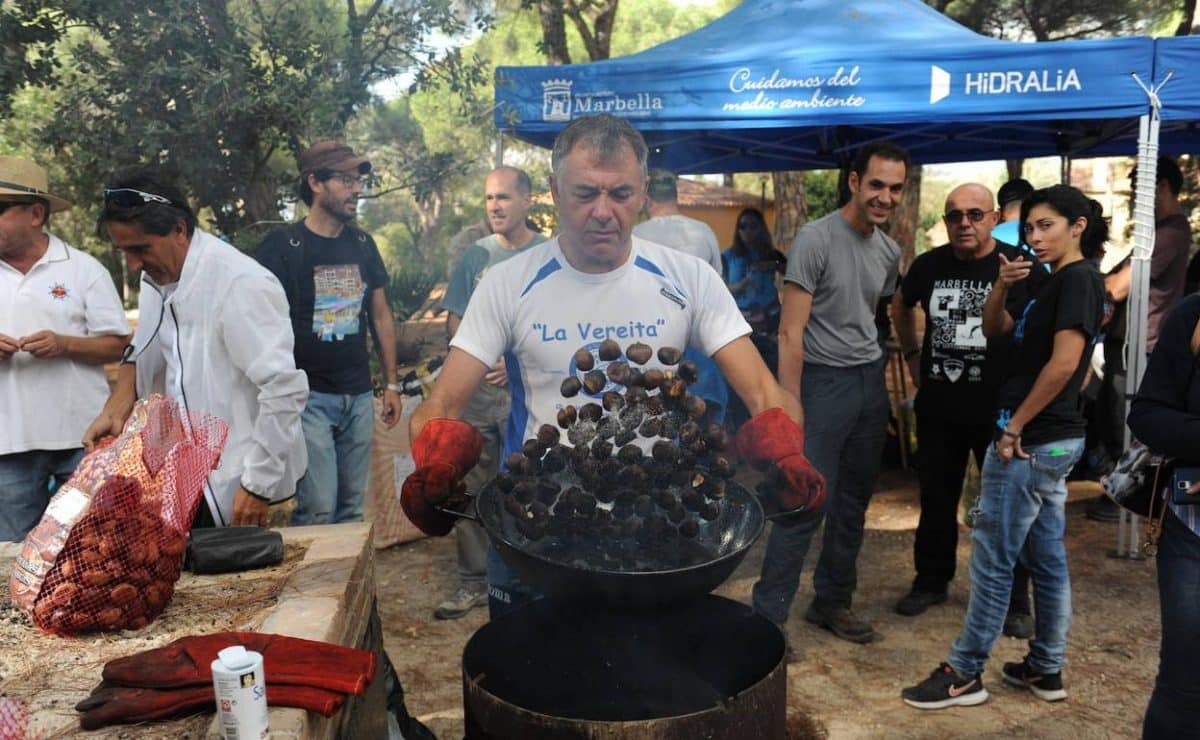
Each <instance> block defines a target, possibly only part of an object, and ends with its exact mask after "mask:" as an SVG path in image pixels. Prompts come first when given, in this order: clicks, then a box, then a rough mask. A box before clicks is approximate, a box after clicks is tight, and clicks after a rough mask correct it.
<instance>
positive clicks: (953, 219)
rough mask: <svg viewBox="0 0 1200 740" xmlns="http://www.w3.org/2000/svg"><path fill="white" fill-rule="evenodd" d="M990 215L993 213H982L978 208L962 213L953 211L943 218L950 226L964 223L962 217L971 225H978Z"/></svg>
mask: <svg viewBox="0 0 1200 740" xmlns="http://www.w3.org/2000/svg"><path fill="white" fill-rule="evenodd" d="M989 213H991V211H982V210H980V209H978V208H972V209H970V210H969V211H960V210H957V209H955V210H953V211H946V215H945V216H943V217H942V218H944V219H946V223H948V224H957V223H962V217H963V216H966V217H967V218H968V219H969V220H970V221H971V223H973V224H977V223H979V222H980V221H982V220H983V217H984V216H986V215H988V214H989Z"/></svg>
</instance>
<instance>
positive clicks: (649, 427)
mask: <svg viewBox="0 0 1200 740" xmlns="http://www.w3.org/2000/svg"><path fill="white" fill-rule="evenodd" d="M661 431H662V422H661V421H659V420H658V419H656V418H654V417H650V418H649V419H646V420H645V421H643V422H642V425H641V426H640V427H638V434H640V435H642V436H643V437H657V436H658V433H659V432H661Z"/></svg>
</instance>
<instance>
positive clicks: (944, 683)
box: [900, 663, 988, 709]
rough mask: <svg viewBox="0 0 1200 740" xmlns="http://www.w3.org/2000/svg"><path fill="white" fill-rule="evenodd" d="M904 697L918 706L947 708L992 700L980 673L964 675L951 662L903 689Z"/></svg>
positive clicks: (914, 705) (905, 700)
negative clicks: (956, 670) (917, 682)
mask: <svg viewBox="0 0 1200 740" xmlns="http://www.w3.org/2000/svg"><path fill="white" fill-rule="evenodd" d="M900 698H901V699H903V700H904V703H905V704H908V705H909V706H913V707H916V708H917V709H945V708H946V707H957V706H963V707H970V706H974V705H976V704H982V703H984V702H985V701H987V700H988V692H987V689H985V688H983V677H982V676H980V675H979V674H975V675H974V676H962V675H959V674H958V673H956V672H955V670H954V669H953V668H951V667H950V664H949V663H942V664H941V665H939V666H938V667H937V669H936V670H934V672H933V673H931V674H929V678H927V679H925V680H924V681H922V682H921V683H919V684H917V685H916V686H909V687H908V688H907V689H904V690H903V691H901V692H900Z"/></svg>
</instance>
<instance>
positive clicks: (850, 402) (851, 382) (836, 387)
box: [754, 358, 889, 624]
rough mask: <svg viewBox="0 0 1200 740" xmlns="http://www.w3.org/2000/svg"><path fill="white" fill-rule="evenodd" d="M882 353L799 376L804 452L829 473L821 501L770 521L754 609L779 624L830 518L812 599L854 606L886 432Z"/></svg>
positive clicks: (808, 366) (810, 367) (815, 367)
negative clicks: (789, 520) (788, 520)
mask: <svg viewBox="0 0 1200 740" xmlns="http://www.w3.org/2000/svg"><path fill="white" fill-rule="evenodd" d="M884 362H885V360H884V359H883V358H880V359H879V360H877V361H876V362H871V363H867V364H865V365H856V366H854V367H829V366H825V365H814V364H806V365H805V366H804V373H803V375H802V376H801V383H800V400H801V402H802V403H803V404H804V454H805V455H806V456H807V457H808V459H809V461H810V462H811V463H812V464H813V466H814V467H816V469H817V470H818V471H820V473H821V474H822V475H824V476H825V481H826V485H827V490H828V494H827V496H826V499H825V504H824V506H823V507H822V508H821V509H819V510H816V511H813V512H810V513H809V514H807V515H805V516H803V517H800V520H799V521H798V522H797V523H796V524H794V525H791V526H786V527H782V526H775V525H772V527H771V536H770V537H769V538H768V540H767V552H766V555H765V557H764V559H763V567H762V574H761V576H760V577H759V580H758V582H757V583H755V584H754V609H755V610H756V611H757V612H759V613H760V614H762V615H763V616H765V617H767V618H768V619H770V620H771V621H773V622H775V623H776V624H783V623H784V622H786V621H787V617H788V612H789V611H790V610H791V606H792V600H793V599H795V597H796V588H797V587H798V586H799V585H800V571H801V568H802V567H803V565H804V557H805V555H807V553H808V548H809V545H810V544H811V542H812V538H813V535H814V534H815V533H816V531H817V529H818V528H819V527H820V526H821V521H822V520H826V524H825V539H824V541H823V543H822V546H821V556H820V558H819V559H818V560H817V567H816V570H815V571H814V573H813V589H814V591H815V592H816V595H815V599H814V600H815V601H816V602H818V603H820V604H822V605H825V606H843V607H849V606H850V601H851V598H852V597H853V595H854V589H855V587H856V586H857V584H858V568H857V560H858V551H859V550H860V549H861V548H862V541H863V527H864V524H865V522H866V513H867V504H868V503H869V502H870V500H871V493H872V492H873V490H874V487H875V476H876V474H877V473H878V472H879V461H880V456H881V455H882V453H883V443H884V439H885V437H886V435H887V420H888V410H889V407H888V396H887V389H886V387H885V385H884V376H883V369H884Z"/></svg>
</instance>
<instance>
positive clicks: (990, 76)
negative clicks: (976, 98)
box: [929, 64, 1083, 105]
mask: <svg viewBox="0 0 1200 740" xmlns="http://www.w3.org/2000/svg"><path fill="white" fill-rule="evenodd" d="M962 79H963V88H962V93H963V95H1011V94H1013V93H1016V94H1019V95H1025V94H1028V93H1063V92H1071V91H1074V92H1079V91H1082V90H1083V85H1082V84H1081V83H1080V82H1079V73H1078V72H1077V71H1076V70H1075V68H1074V67H1071V68H1069V69H1055V70H1049V69H1028V70H1018V69H1010V70H1006V71H1003V72H964V73H963V75H962ZM952 83H953V81H952V77H951V74H950V73H949V72H948V71H946V70H944V69H942V68H941V67H939V66H937V65H936V64H933V65H930V67H929V104H930V105H933V104H934V103H936V102H938V101H940V100H944V99H945V98H947V97H949V96H950V92H951V88H952Z"/></svg>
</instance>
